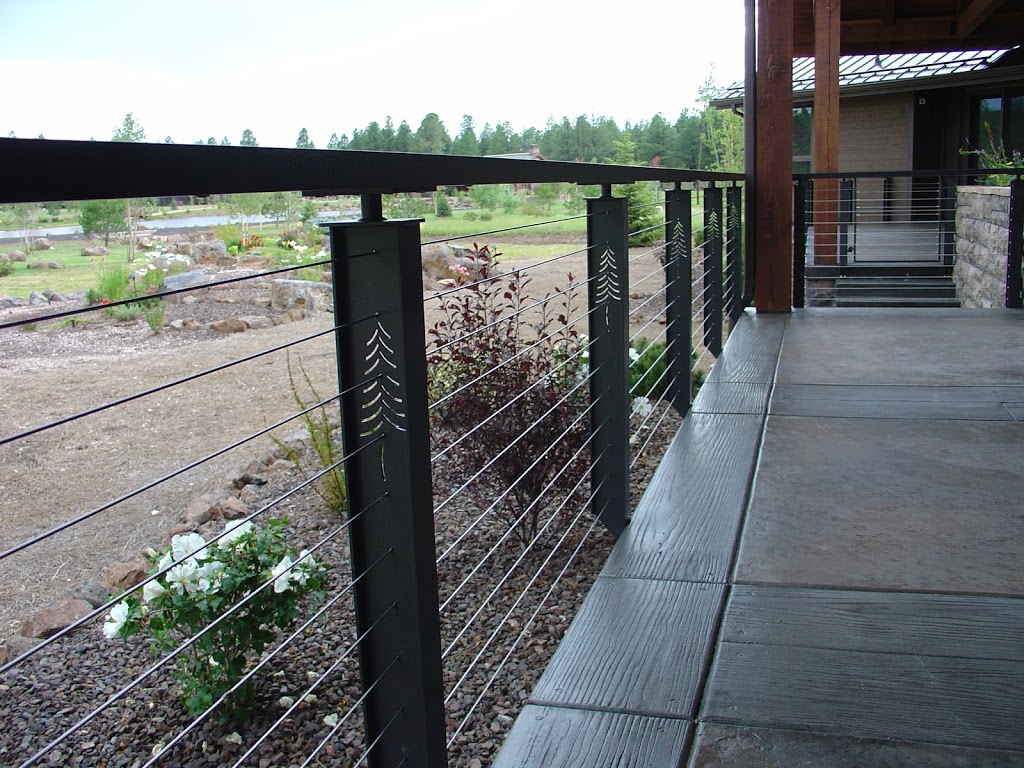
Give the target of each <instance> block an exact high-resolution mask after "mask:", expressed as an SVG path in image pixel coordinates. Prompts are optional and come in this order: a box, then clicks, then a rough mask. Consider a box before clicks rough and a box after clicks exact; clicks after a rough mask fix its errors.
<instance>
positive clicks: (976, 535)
mask: <svg viewBox="0 0 1024 768" xmlns="http://www.w3.org/2000/svg"><path fill="white" fill-rule="evenodd" d="M1022 350H1024V312H1019V311H1012V310H977V311H975V310H956V309H953V310H930V309H891V310H890V309H877V310H876V309H849V310H846V309H821V310H801V311H799V312H795V313H793V315H791V316H757V315H754V314H751V313H748V314H746V315H745V316H744V317H743V318H742V319H741V321H740V322H739V323H738V324H737V327H736V329H735V330H734V332H733V336H732V338H731V339H730V341H729V344H728V345H727V347H726V350H725V352H724V353H723V356H722V358H720V360H719V363H718V364H717V365H716V367H715V369H714V370H713V371H712V374H711V376H710V377H709V381H708V384H706V385H705V388H704V390H703V391H702V393H701V395H700V397H699V398H698V401H697V402H696V403H695V404H694V408H693V413H692V414H691V415H690V416H688V417H687V419H686V420H685V421H684V425H683V428H682V429H681V431H680V434H679V435H678V436H677V438H676V440H675V441H674V442H673V444H672V446H671V448H670V449H669V452H668V453H667V454H666V458H665V460H664V461H663V464H662V466H661V468H660V469H659V471H658V474H657V475H656V476H655V478H654V480H653V481H652V484H651V487H650V489H649V490H648V492H647V494H646V495H645V497H644V499H643V500H642V501H641V503H640V504H639V506H638V508H637V511H636V513H635V515H634V518H633V520H632V522H631V523H630V525H629V527H628V529H627V531H626V533H624V534H623V536H622V537H621V538H620V541H619V542H618V544H617V545H616V548H615V550H614V552H613V553H612V556H611V558H610V559H609V562H608V564H607V566H606V568H605V569H604V571H603V572H602V574H601V576H600V577H599V579H598V581H597V584H596V585H595V587H594V589H593V591H592V593H591V594H590V595H589V596H588V598H587V600H586V602H585V603H584V606H583V609H582V610H581V613H580V615H579V617H578V618H577V619H576V621H575V622H574V623H573V625H572V627H571V628H570V630H569V632H568V633H567V635H566V638H565V640H563V643H562V645H561V646H560V648H559V650H558V652H557V653H556V654H555V656H554V658H553V659H552V661H551V664H550V665H549V666H548V668H547V670H546V671H545V673H544V675H543V676H542V678H541V680H540V682H539V683H538V686H537V689H536V690H535V691H534V692H533V695H532V696H531V701H530V704H529V705H528V706H527V707H526V708H525V709H524V711H523V713H522V714H521V715H520V717H519V719H518V720H517V723H516V725H515V727H514V729H513V731H512V733H511V735H510V736H509V739H508V741H507V742H506V745H505V747H504V748H503V750H502V752H501V754H500V755H499V757H498V760H497V761H496V763H495V765H496V766H499V767H500V768H508V767H509V766H522V767H524V768H525V767H526V766H542V765H543V766H553V765H559V766H580V768H582V767H583V766H620V767H625V766H631V767H632V766H651V768H654V766H659V767H662V766H692V767H693V768H697V767H700V768H712V767H715V768H718V767H719V766H738V767H740V768H744V767H747V766H750V767H753V766H758V767H759V768H776V767H778V768H782V766H786V767H787V768H790V767H792V766H868V767H869V768H875V767H878V768H881V766H927V767H929V768H930V767H931V766H989V765H991V766H1000V767H1003V766H1021V767H1024V423H1021V420H1024V354H1021V352H1022Z"/></svg>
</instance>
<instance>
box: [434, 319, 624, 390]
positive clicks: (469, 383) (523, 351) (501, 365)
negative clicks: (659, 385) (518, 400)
mask: <svg viewBox="0 0 1024 768" xmlns="http://www.w3.org/2000/svg"><path fill="white" fill-rule="evenodd" d="M606 303H607V300H606V301H602V302H599V303H597V304H595V305H594V306H592V307H591V308H590V309H588V310H587V311H586V312H584V313H583V314H582V315H577V316H576V317H574V318H573V319H572V320H571V321H568V322H566V323H565V325H563V326H559V328H558V329H557V330H554V331H552V332H551V333H549V334H548V335H547V336H542V337H540V338H539V339H537V340H536V341H535V342H533V343H532V344H530V345H529V346H527V347H524V348H523V349H521V350H519V351H518V352H516V353H515V354H514V355H512V357H510V358H509V359H508V360H503V361H502V362H500V363H498V364H497V365H495V366H492V367H491V368H489V369H487V370H486V371H484V372H483V373H481V374H480V375H479V376H477V377H476V378H475V379H473V380H472V381H467V382H466V383H465V384H462V385H461V386H460V387H459V388H458V389H454V390H452V391H451V392H449V393H448V394H446V395H444V396H443V397H440V398H438V399H437V400H435V401H434V402H433V403H430V404H428V405H427V408H429V409H433V408H437V407H438V406H439V405H441V404H442V403H444V402H446V401H448V400H450V399H451V398H453V397H455V396H456V395H457V394H459V393H460V392H463V391H464V390H466V389H469V388H470V387H471V386H473V385H474V384H477V383H479V382H480V381H482V380H483V379H485V378H487V377H488V376H490V375H491V374H492V373H494V372H495V371H497V370H498V369H499V368H504V367H505V366H506V365H508V364H509V363H511V362H513V361H514V360H517V359H518V358H520V357H522V356H523V355H524V354H526V353H527V352H529V351H530V350H533V349H536V348H537V347H538V346H540V345H541V344H543V343H545V342H547V341H550V340H551V339H553V338H554V337H555V336H556V335H557V334H558V333H561V332H562V330H564V329H565V328H571V327H572V326H573V325H575V324H576V323H578V322H579V321H580V320H582V319H583V318H584V317H589V316H590V314H591V313H593V312H595V311H597V310H598V309H601V308H602V307H604V306H605V304H606ZM591 343H592V342H591Z"/></svg>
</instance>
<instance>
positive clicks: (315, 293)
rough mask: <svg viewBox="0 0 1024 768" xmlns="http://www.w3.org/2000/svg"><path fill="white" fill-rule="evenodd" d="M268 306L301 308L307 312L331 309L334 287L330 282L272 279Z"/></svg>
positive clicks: (281, 308) (283, 308) (280, 308)
mask: <svg viewBox="0 0 1024 768" xmlns="http://www.w3.org/2000/svg"><path fill="white" fill-rule="evenodd" d="M270 306H271V307H272V308H274V309H278V310H289V309H301V310H305V311H307V312H316V311H318V310H331V309H333V306H334V287H333V286H332V285H331V284H330V283H313V282H310V281H309V280H274V282H273V283H272V284H271V287H270Z"/></svg>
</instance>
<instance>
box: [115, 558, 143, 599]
mask: <svg viewBox="0 0 1024 768" xmlns="http://www.w3.org/2000/svg"><path fill="white" fill-rule="evenodd" d="M148 573H149V563H147V562H146V561H145V560H143V559H142V558H141V557H139V558H136V559H134V560H129V561H128V562H126V563H111V564H110V565H108V566H107V569H106V571H105V572H104V577H105V578H106V580H107V584H109V585H110V586H111V587H113V588H114V589H116V590H119V591H120V590H125V589H131V588H132V587H134V586H135V585H136V584H138V583H140V582H141V581H142V580H143V579H145V578H146V576H147V574H148Z"/></svg>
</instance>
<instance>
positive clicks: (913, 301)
mask: <svg viewBox="0 0 1024 768" xmlns="http://www.w3.org/2000/svg"><path fill="white" fill-rule="evenodd" d="M836 306H837V307H959V306H960V302H959V301H958V300H957V299H955V298H944V297H935V298H928V297H924V298H921V297H915V296H895V297H893V296H870V297H844V296H838V295H837V296H836Z"/></svg>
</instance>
